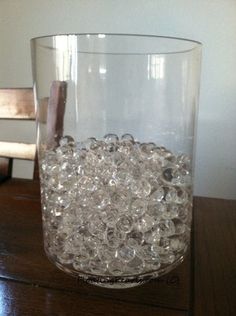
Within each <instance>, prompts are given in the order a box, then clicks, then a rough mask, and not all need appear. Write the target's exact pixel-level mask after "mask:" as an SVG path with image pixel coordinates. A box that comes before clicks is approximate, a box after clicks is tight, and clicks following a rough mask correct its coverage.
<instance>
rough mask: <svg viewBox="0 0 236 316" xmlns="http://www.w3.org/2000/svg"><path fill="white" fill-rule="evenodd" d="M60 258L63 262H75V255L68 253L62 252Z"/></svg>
mask: <svg viewBox="0 0 236 316" xmlns="http://www.w3.org/2000/svg"><path fill="white" fill-rule="evenodd" d="M58 260H59V262H60V263H61V264H71V263H72V262H73V255H72V254H68V253H60V254H59V255H58Z"/></svg>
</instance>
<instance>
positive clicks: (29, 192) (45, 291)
mask: <svg viewBox="0 0 236 316" xmlns="http://www.w3.org/2000/svg"><path fill="white" fill-rule="evenodd" d="M235 206H236V201H225V200H217V199H206V198H195V200H194V229H193V237H194V240H193V242H192V249H191V250H192V256H190V255H189V256H188V258H186V260H185V261H184V262H183V263H182V264H181V265H179V267H178V268H176V269H175V270H173V271H172V272H170V273H169V274H167V275H165V276H163V277H161V278H159V279H156V280H153V281H151V282H149V283H147V284H144V285H142V286H139V287H136V288H131V289H125V290H110V289H109V290H108V289H104V288H99V287H95V286H92V285H88V284H86V283H84V282H82V281H78V280H76V279H74V278H72V277H70V276H68V275H66V274H65V273H64V272H61V271H60V270H58V269H57V268H56V267H55V266H54V265H53V264H52V263H50V262H49V260H48V259H47V257H46V255H45V253H44V250H43V244H42V229H41V211H40V197H39V183H38V181H31V180H14V179H11V180H9V181H7V182H5V183H3V184H0V280H1V284H0V308H2V311H3V312H2V314H1V312H0V315H4V316H5V315H17V316H18V315H20V316H21V315H66V316H67V315H72V316H73V315H160V316H162V315H163V316H166V315H168V316H172V315H173V316H174V315H180V316H181V315H196V316H205V315H206V316H214V315H216V316H221V315H222V316H231V315H232V316H233V315H235V314H236V313H235V311H236V305H235V302H236V300H235V293H236V291H235V290H236V289H235V284H236V282H235V269H236V268H235V267H236V255H235V241H236V235H235V224H236V210H235ZM190 258H192V263H191V262H190ZM191 271H192V274H191ZM1 306H2V307H1ZM0 311H1V309H0Z"/></svg>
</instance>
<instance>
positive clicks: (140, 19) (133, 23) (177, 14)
mask: <svg viewBox="0 0 236 316" xmlns="http://www.w3.org/2000/svg"><path fill="white" fill-rule="evenodd" d="M68 32H100V33H102V32H114V33H140V34H157V35H167V36H177V37H186V38H191V39H195V40H199V41H201V42H202V43H203V63H202V81H201V96H200V110H199V121H198V137H197V159H196V178H195V194H196V195H202V196H211V197H220V198H233V199H236V145H235V137H236V87H235V85H236V1H235V0H214V1H213V0H192V1H189V0H178V1H176V0H159V1H158V0H152V1H151V0H119V1H117V0H60V1H59V0H50V1H48V0H41V1H39V0H21V1H19V0H0V87H28V86H31V85H32V79H31V61H30V46H29V40H30V38H32V37H35V36H40V35H47V34H55V33H68ZM0 124H2V123H0ZM7 125H8V124H7ZM7 128H8V127H7V126H6V124H5V125H4V126H3V125H1V126H0V136H2V135H3V136H5V137H6V134H8V133H9V129H10V130H13V128H14V125H11V126H10V127H9V128H8V130H7ZM20 128H21V129H22V127H20ZM26 129H27V130H22V133H23V134H26V136H29V135H30V137H31V138H32V139H33V138H34V128H33V127H32V126H28V127H27V128H26ZM4 134H5V135H4ZM14 134H15V132H14ZM23 167H24V168H26V169H24V168H23ZM28 168H29V167H28V165H27V166H26V167H25V166H22V165H20V166H18V168H16V170H15V174H16V175H19V174H20V173H21V174H22V173H24V174H26V171H27V170H28ZM28 174H30V172H28Z"/></svg>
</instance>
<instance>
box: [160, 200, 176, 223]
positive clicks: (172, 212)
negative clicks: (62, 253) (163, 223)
mask: <svg viewBox="0 0 236 316" xmlns="http://www.w3.org/2000/svg"><path fill="white" fill-rule="evenodd" d="M178 213H179V206H178V205H177V204H167V207H166V211H165V212H163V214H162V218H164V219H172V218H175V217H177V216H178Z"/></svg>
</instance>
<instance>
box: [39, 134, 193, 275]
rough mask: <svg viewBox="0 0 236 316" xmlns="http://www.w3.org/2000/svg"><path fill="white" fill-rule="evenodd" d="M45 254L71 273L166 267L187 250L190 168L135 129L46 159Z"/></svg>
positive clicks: (69, 146)
mask: <svg viewBox="0 0 236 316" xmlns="http://www.w3.org/2000/svg"><path fill="white" fill-rule="evenodd" d="M40 168H41V188H42V205H43V225H44V240H45V248H46V251H47V253H48V254H49V256H50V257H51V258H53V260H54V261H56V262H58V264H59V265H62V266H65V267H66V268H67V269H68V270H70V269H72V270H73V271H78V274H79V272H83V273H88V274H93V275H100V276H101V275H102V276H124V275H137V274H142V273H146V272H150V271H157V270H159V269H165V267H168V266H170V265H172V264H173V263H174V262H176V261H177V260H178V259H179V258H181V256H183V254H184V253H185V251H186V249H187V246H188V242H189V232H190V224H191V206H192V205H191V202H192V196H191V181H192V180H191V166H190V159H189V157H188V156H187V155H184V154H180V155H175V154H173V153H172V152H170V151H168V150H167V149H166V148H164V147H158V146H157V145H156V144H154V143H139V142H138V141H135V140H134V138H133V136H132V135H130V134H125V135H123V136H122V137H121V138H120V139H119V138H118V136H117V135H115V134H108V135H106V136H104V138H103V139H102V140H97V139H95V138H89V139H87V140H86V141H84V142H75V141H74V140H73V139H72V138H71V137H69V136H65V137H64V138H62V139H61V140H60V144H59V146H58V147H57V148H56V149H53V150H49V149H48V150H46V151H45V153H44V157H43V158H42V159H41V166H40Z"/></svg>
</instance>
